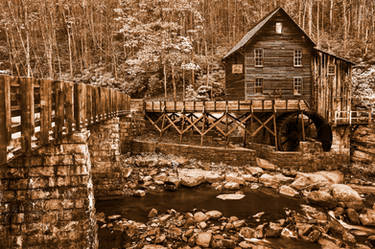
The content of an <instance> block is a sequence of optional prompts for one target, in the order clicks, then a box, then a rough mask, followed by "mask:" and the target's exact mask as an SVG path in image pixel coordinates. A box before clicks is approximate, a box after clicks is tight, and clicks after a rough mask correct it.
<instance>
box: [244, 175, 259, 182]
mask: <svg viewBox="0 0 375 249" xmlns="http://www.w3.org/2000/svg"><path fill="white" fill-rule="evenodd" d="M242 178H243V179H244V180H245V181H246V182H257V181H258V178H256V177H254V176H253V175H250V174H249V175H247V174H245V175H243V176H242Z"/></svg>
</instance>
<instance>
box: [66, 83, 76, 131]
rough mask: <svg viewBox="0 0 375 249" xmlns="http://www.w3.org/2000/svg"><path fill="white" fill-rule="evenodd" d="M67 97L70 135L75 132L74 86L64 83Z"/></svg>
mask: <svg viewBox="0 0 375 249" xmlns="http://www.w3.org/2000/svg"><path fill="white" fill-rule="evenodd" d="M64 95H65V99H64V101H65V118H66V121H67V129H68V131H67V132H68V134H70V133H72V132H73V124H74V84H73V83H64Z"/></svg>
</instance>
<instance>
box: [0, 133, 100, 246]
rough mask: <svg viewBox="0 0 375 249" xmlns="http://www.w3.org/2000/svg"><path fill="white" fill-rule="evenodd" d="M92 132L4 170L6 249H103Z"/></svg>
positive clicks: (2, 236)
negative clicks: (89, 142) (90, 147)
mask: <svg viewBox="0 0 375 249" xmlns="http://www.w3.org/2000/svg"><path fill="white" fill-rule="evenodd" d="M87 138H88V132H81V133H75V134H73V135H72V136H71V137H70V138H67V139H64V140H63V141H62V142H61V144H59V145H52V146H48V147H43V148H40V149H39V150H37V151H36V152H34V153H33V155H30V156H28V157H24V158H18V159H16V160H15V161H13V162H11V163H9V164H8V165H5V166H3V167H2V168H1V186H0V187H1V188H2V193H3V195H2V198H1V200H0V205H1V206H0V214H1V215H0V217H1V218H0V223H1V225H0V248H35V249H36V248H89V249H91V248H97V247H98V241H97V234H96V230H97V229H96V219H95V199H94V194H93V185H92V179H91V162H90V154H89V151H88V147H87V144H86V142H87Z"/></svg>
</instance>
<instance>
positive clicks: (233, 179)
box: [225, 173, 245, 185]
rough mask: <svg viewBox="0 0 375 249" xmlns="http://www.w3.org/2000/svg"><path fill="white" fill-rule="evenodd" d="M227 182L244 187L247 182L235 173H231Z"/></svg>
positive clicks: (226, 178)
mask: <svg viewBox="0 0 375 249" xmlns="http://www.w3.org/2000/svg"><path fill="white" fill-rule="evenodd" d="M225 181H226V182H236V183H238V184H240V185H244V184H245V180H244V179H243V177H242V176H239V175H238V174H234V173H229V174H227V175H226V176H225Z"/></svg>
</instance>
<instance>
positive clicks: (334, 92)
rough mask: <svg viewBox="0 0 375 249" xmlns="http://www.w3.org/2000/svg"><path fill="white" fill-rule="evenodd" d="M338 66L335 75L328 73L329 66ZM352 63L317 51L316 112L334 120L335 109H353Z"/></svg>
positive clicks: (314, 72)
mask: <svg viewBox="0 0 375 249" xmlns="http://www.w3.org/2000/svg"><path fill="white" fill-rule="evenodd" d="M330 65H335V66H336V71H335V74H334V75H329V74H328V67H329V66H330ZM351 67H352V66H351V64H349V63H347V62H345V61H343V60H340V59H337V58H335V57H334V56H331V55H328V54H326V53H323V52H319V51H317V52H316V54H315V55H314V58H313V63H312V70H313V77H314V82H315V84H314V90H313V96H314V102H313V107H314V110H316V112H318V113H319V114H320V115H321V116H323V117H324V118H326V119H327V120H328V121H329V122H334V113H335V111H340V112H341V111H350V110H351V102H350V96H351V91H352V90H351V78H352V75H351V72H352V68H351Z"/></svg>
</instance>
